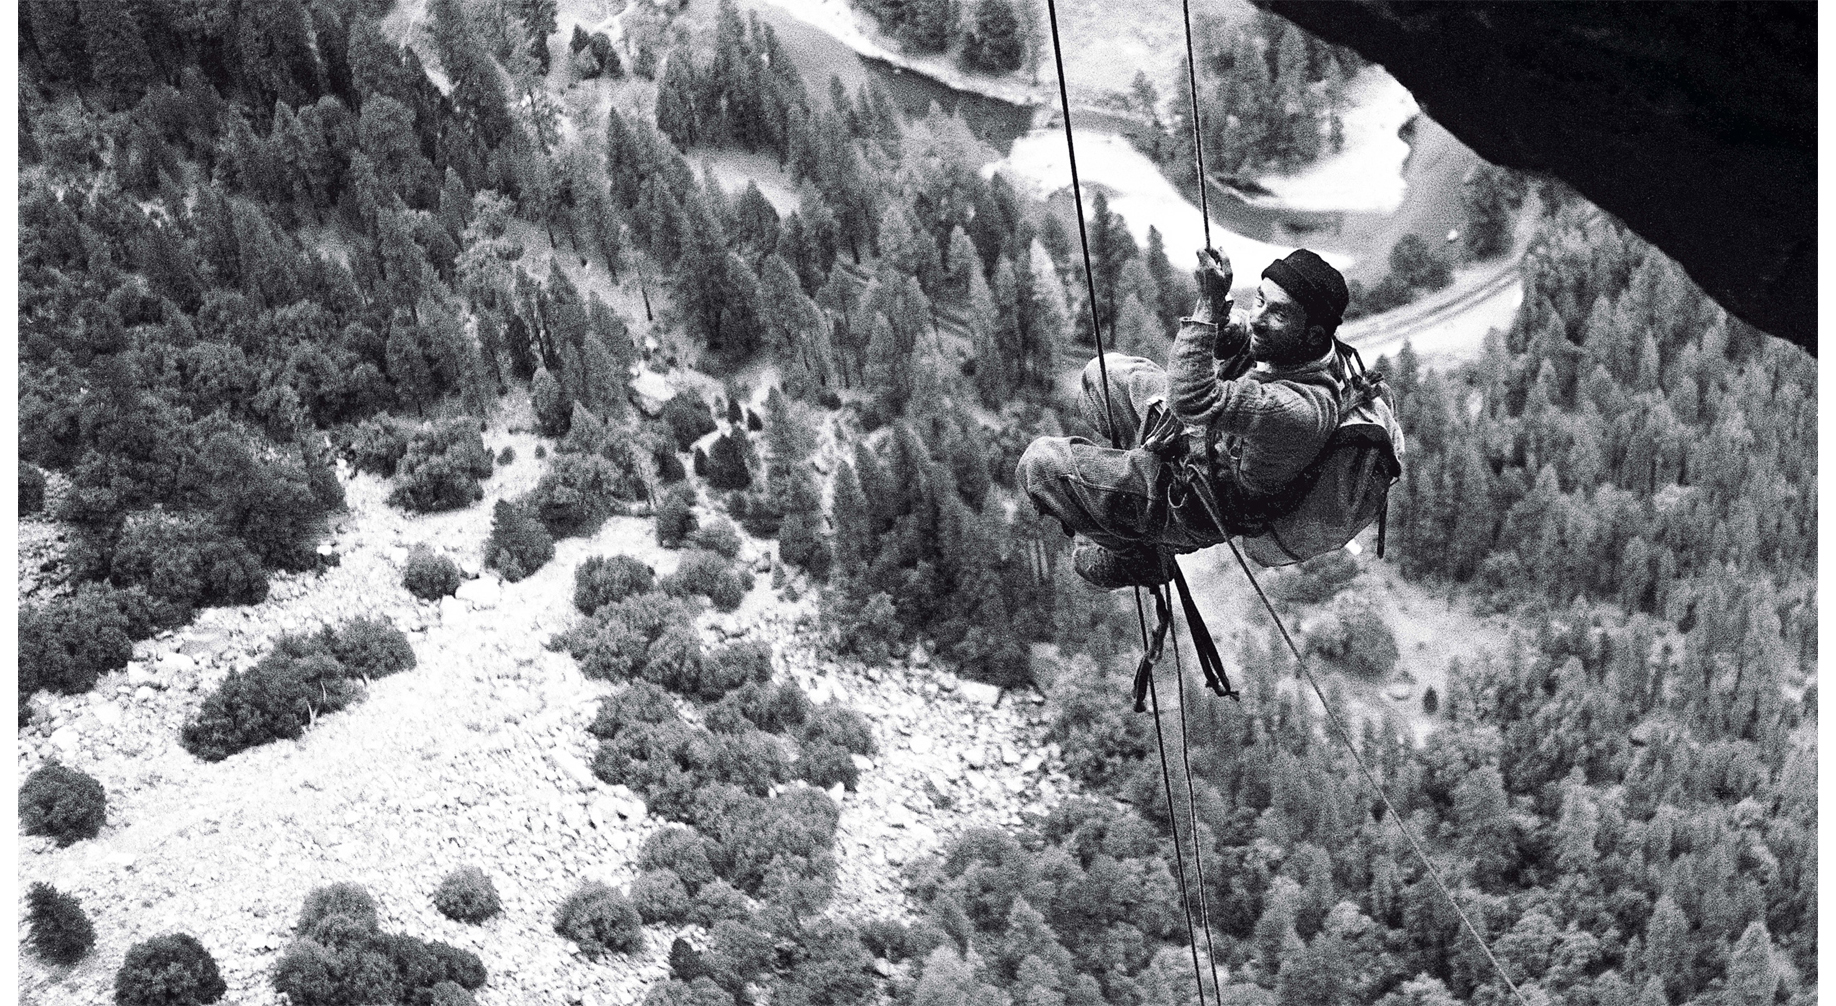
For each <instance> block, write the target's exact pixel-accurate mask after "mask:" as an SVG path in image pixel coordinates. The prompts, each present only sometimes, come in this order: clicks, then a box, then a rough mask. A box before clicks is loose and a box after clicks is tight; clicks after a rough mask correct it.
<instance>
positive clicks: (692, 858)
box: [637, 824, 714, 894]
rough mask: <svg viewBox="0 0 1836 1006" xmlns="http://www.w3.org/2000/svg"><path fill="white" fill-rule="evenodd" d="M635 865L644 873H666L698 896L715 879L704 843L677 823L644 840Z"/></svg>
mask: <svg viewBox="0 0 1836 1006" xmlns="http://www.w3.org/2000/svg"><path fill="white" fill-rule="evenodd" d="M637 866H638V869H640V870H644V871H647V872H648V871H667V872H668V873H670V874H671V875H672V876H674V877H676V878H677V879H678V880H679V881H680V882H681V883H682V886H683V888H684V889H686V890H687V891H688V892H689V893H690V894H697V893H699V892H700V890H701V889H702V886H703V885H705V884H707V883H708V882H710V881H712V880H713V879H714V867H713V865H712V864H711V863H710V861H709V859H708V843H707V840H706V839H704V838H702V837H701V836H700V835H698V834H696V833H695V831H694V830H693V829H691V828H685V827H683V826H682V825H679V824H672V825H669V826H667V827H664V828H661V829H659V830H657V831H656V832H654V833H652V834H651V836H650V837H649V838H647V839H645V840H644V844H643V845H642V846H640V847H639V848H638V861H637Z"/></svg>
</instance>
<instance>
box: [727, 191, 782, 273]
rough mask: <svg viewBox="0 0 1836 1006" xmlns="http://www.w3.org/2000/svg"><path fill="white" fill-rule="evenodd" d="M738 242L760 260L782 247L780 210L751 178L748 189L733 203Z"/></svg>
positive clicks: (734, 225)
mask: <svg viewBox="0 0 1836 1006" xmlns="http://www.w3.org/2000/svg"><path fill="white" fill-rule="evenodd" d="M732 239H733V241H734V243H735V244H736V245H737V246H739V247H741V248H743V249H745V250H746V251H747V258H748V261H752V262H757V261H759V260H761V259H763V258H764V257H765V256H767V255H770V254H772V253H773V252H775V251H776V250H777V248H778V239H779V224H778V211H777V210H776V209H774V208H773V207H772V205H771V202H770V201H769V200H767V199H766V198H765V194H764V193H762V192H760V191H759V185H758V183H757V182H754V181H748V182H747V183H746V190H745V191H744V192H741V193H740V197H739V199H738V200H736V201H735V202H734V204H733V235H732Z"/></svg>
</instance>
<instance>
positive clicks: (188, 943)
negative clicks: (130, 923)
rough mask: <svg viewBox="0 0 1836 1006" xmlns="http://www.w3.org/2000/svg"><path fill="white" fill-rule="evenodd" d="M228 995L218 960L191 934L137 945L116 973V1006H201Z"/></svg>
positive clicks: (130, 949)
mask: <svg viewBox="0 0 1836 1006" xmlns="http://www.w3.org/2000/svg"><path fill="white" fill-rule="evenodd" d="M228 991H229V984H228V983H227V982H225V981H224V980H223V974H222V972H220V971H218V970H217V962H216V959H215V958H213V957H211V955H210V951H208V950H205V949H204V945H203V944H202V943H199V942H198V941H197V938H196V937H194V936H192V935H190V934H189V933H172V934H169V935H166V936H155V937H154V938H152V939H150V940H146V941H144V942H142V943H136V944H134V945H133V946H132V947H129V948H128V952H127V957H126V959H125V960H123V961H122V962H121V968H120V970H118V971H116V972H115V1003H116V1006H199V1004H203V1003H214V1002H216V1001H217V1000H219V999H221V998H223V994H224V993H226V992H228Z"/></svg>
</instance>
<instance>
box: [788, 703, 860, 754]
mask: <svg viewBox="0 0 1836 1006" xmlns="http://www.w3.org/2000/svg"><path fill="white" fill-rule="evenodd" d="M798 740H799V741H801V742H802V743H803V744H804V745H805V746H808V745H811V744H820V743H825V742H826V743H829V744H833V745H835V746H836V747H838V748H841V749H842V750H843V751H848V752H851V753H853V754H858V755H872V754H873V753H874V750H875V748H874V743H873V728H872V727H871V726H869V725H868V723H867V717H865V716H862V715H861V714H860V713H859V712H858V711H856V710H854V709H850V708H848V707H847V706H843V705H840V704H838V703H834V702H825V703H823V704H822V705H819V706H813V707H811V709H810V713H809V717H808V718H807V719H806V720H805V721H804V724H803V731H802V734H801V736H799V738H798Z"/></svg>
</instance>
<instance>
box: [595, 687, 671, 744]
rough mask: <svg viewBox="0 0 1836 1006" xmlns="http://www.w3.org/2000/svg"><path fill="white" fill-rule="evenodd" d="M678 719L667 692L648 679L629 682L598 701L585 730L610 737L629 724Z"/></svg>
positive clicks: (606, 737)
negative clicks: (616, 691)
mask: <svg viewBox="0 0 1836 1006" xmlns="http://www.w3.org/2000/svg"><path fill="white" fill-rule="evenodd" d="M678 719H680V717H679V716H677V715H676V703H675V702H674V701H673V700H671V699H670V697H669V693H668V692H666V691H664V690H663V689H661V688H658V687H657V686H656V685H653V684H651V683H650V682H648V681H633V682H632V683H631V684H629V685H627V686H626V687H625V689H624V690H623V691H620V692H618V693H616V694H614V695H608V696H606V697H605V698H604V699H602V700H600V703H599V712H598V713H597V714H596V715H595V716H594V717H593V722H592V723H590V724H588V726H587V732H588V733H591V734H592V735H593V736H595V737H598V738H600V739H601V740H611V739H612V738H614V737H617V736H618V734H619V731H621V730H623V729H624V728H625V727H626V726H629V725H633V724H637V723H674V722H675V721H676V720H678Z"/></svg>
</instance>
